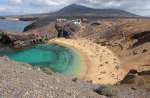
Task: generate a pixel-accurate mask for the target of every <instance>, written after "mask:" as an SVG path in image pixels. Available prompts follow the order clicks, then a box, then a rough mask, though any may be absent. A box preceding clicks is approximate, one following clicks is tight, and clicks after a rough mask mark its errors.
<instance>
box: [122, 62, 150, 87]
mask: <svg viewBox="0 0 150 98" xmlns="http://www.w3.org/2000/svg"><path fill="white" fill-rule="evenodd" d="M149 76H150V65H149V64H147V65H143V66H140V67H139V68H138V69H136V70H135V69H131V70H130V71H129V73H128V74H127V75H126V77H125V78H124V79H123V80H122V81H121V84H128V85H132V86H136V87H141V88H143V89H149V87H150V77H149Z"/></svg>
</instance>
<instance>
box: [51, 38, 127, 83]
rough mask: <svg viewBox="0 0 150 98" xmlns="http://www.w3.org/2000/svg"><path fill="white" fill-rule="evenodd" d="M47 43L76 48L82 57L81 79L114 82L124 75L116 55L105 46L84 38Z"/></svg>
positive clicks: (95, 81) (60, 39) (53, 40)
mask: <svg viewBox="0 0 150 98" xmlns="http://www.w3.org/2000/svg"><path fill="white" fill-rule="evenodd" d="M49 43H57V44H61V45H65V46H69V47H72V48H74V49H77V50H78V51H79V52H80V53H81V55H82V56H83V58H84V62H85V63H84V65H83V66H86V67H85V68H86V69H85V70H83V72H82V73H83V75H82V76H81V79H84V80H87V81H92V82H93V83H101V84H115V83H117V82H118V81H120V80H122V79H123V77H124V76H125V74H124V71H123V70H122V69H121V65H120V64H121V63H120V61H119V59H118V58H117V56H115V54H114V53H112V52H111V51H110V50H109V49H107V48H106V47H103V46H100V45H97V44H95V43H93V42H92V41H89V40H86V39H75V40H74V39H64V38H57V39H52V40H50V41H49Z"/></svg>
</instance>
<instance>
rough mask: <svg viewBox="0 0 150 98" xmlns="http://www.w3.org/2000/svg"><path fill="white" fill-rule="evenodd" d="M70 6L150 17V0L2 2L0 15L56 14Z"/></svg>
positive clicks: (10, 0)
mask: <svg viewBox="0 0 150 98" xmlns="http://www.w3.org/2000/svg"><path fill="white" fill-rule="evenodd" d="M70 4H81V5H86V6H89V7H93V8H117V9H123V10H126V11H129V12H132V13H135V14H138V15H143V16H150V0H0V15H11V14H13V15H15V14H17V15H19V14H31V13H44V12H54V11H57V10H59V9H61V8H63V7H65V6H67V5H70Z"/></svg>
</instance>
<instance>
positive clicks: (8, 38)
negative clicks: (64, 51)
mask: <svg viewBox="0 0 150 98" xmlns="http://www.w3.org/2000/svg"><path fill="white" fill-rule="evenodd" d="M51 38H53V36H51V34H50V33H46V32H44V33H2V34H1V38H0V43H2V44H7V45H11V46H12V47H13V48H23V47H25V46H30V45H34V44H40V43H44V42H45V41H46V40H49V39H51Z"/></svg>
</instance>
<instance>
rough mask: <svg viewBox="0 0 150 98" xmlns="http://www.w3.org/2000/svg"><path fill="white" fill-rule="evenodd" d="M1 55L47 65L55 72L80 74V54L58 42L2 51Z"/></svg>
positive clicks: (33, 63) (42, 65) (34, 64)
mask: <svg viewBox="0 0 150 98" xmlns="http://www.w3.org/2000/svg"><path fill="white" fill-rule="evenodd" d="M0 56H8V57H9V58H10V59H12V60H15V61H19V62H25V63H29V64H31V65H33V66H40V67H47V68H50V69H52V70H53V71H55V72H60V73H64V74H71V75H74V76H80V73H81V69H82V68H81V65H82V63H81V59H80V55H79V54H78V53H77V52H75V51H74V50H72V49H69V48H66V47H63V46H60V45H57V44H41V45H36V46H33V47H30V48H26V49H23V50H18V51H11V52H10V51H1V52H0Z"/></svg>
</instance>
